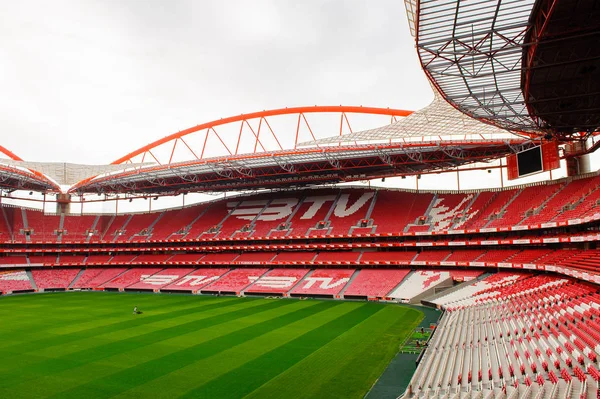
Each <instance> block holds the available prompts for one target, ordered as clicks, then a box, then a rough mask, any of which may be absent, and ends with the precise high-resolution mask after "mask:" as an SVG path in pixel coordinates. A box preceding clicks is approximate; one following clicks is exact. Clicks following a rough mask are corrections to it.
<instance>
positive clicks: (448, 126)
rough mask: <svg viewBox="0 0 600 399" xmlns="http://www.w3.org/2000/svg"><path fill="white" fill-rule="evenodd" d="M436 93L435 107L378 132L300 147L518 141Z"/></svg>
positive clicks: (309, 143)
mask: <svg viewBox="0 0 600 399" xmlns="http://www.w3.org/2000/svg"><path fill="white" fill-rule="evenodd" d="M433 92H434V98H433V101H432V102H431V104H429V105H428V106H426V107H425V108H423V109H420V110H418V111H415V112H413V113H412V114H410V115H408V116H407V117H405V118H402V119H400V120H398V121H397V122H394V123H391V124H389V125H386V126H381V127H378V128H376V129H369V130H363V131H360V132H354V133H350V134H345V135H342V136H339V135H337V136H331V137H327V138H323V139H319V140H313V141H308V142H304V143H301V144H300V145H301V146H313V145H325V144H349V143H362V142H367V143H376V142H399V143H407V142H411V141H423V140H431V139H438V140H469V139H475V140H481V139H490V140H501V139H509V138H514V135H513V134H511V133H510V132H508V131H506V130H505V129H501V128H498V127H496V126H493V125H489V124H484V123H481V122H480V121H478V120H476V119H473V118H471V117H470V116H467V115H465V114H463V113H461V112H459V111H457V110H456V109H455V108H454V107H452V106H451V105H449V104H448V103H447V102H446V101H445V100H444V99H443V98H442V97H441V96H440V94H439V93H438V92H437V90H435V89H433Z"/></svg>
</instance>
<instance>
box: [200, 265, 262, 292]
mask: <svg viewBox="0 0 600 399" xmlns="http://www.w3.org/2000/svg"><path fill="white" fill-rule="evenodd" d="M268 270H269V269H266V268H260V269H235V270H232V271H230V272H229V273H227V274H225V275H223V276H222V277H221V278H220V279H218V280H217V281H215V282H214V283H212V284H209V285H207V286H206V287H204V288H203V289H202V291H207V292H241V291H243V290H244V288H246V287H248V286H249V285H250V284H252V283H253V282H255V281H256V280H258V279H259V278H260V277H261V276H262V275H263V274H265V273H266V272H267V271H268Z"/></svg>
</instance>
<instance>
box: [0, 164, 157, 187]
mask: <svg viewBox="0 0 600 399" xmlns="http://www.w3.org/2000/svg"><path fill="white" fill-rule="evenodd" d="M0 164H3V166H12V167H16V168H19V169H29V170H35V171H37V172H40V173H43V174H44V175H45V176H48V177H49V178H51V179H52V180H53V181H54V182H56V183H57V184H59V185H61V186H72V185H74V184H76V183H78V182H80V181H81V180H84V179H87V178H90V177H94V176H98V175H103V174H108V173H113V172H120V171H124V170H126V169H131V168H134V167H141V166H144V165H149V164H148V163H146V164H143V163H137V164H126V165H82V164H74V163H66V162H27V161H17V160H13V159H0Z"/></svg>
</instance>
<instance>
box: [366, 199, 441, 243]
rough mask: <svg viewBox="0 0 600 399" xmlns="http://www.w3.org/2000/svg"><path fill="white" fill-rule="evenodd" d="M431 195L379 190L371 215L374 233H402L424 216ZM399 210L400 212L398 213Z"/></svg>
mask: <svg viewBox="0 0 600 399" xmlns="http://www.w3.org/2000/svg"><path fill="white" fill-rule="evenodd" d="M432 199H433V194H429V193H424V194H415V193H409V192H403V191H386V190H380V191H379V192H378V193H377V199H376V202H375V208H374V209H373V213H372V214H371V218H372V219H373V223H374V224H375V225H376V226H377V229H376V230H375V232H376V233H396V234H397V233H402V232H403V231H404V229H405V228H406V227H407V225H409V224H411V223H415V222H416V221H417V219H418V218H419V217H421V216H423V215H424V214H425V212H426V211H427V208H428V207H429V204H430V203H431V200H432ZM399 209H401V210H402V212H398V210H399Z"/></svg>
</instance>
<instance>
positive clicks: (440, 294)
mask: <svg viewBox="0 0 600 399" xmlns="http://www.w3.org/2000/svg"><path fill="white" fill-rule="evenodd" d="M492 274H493V273H483V274H481V275H480V276H478V277H476V278H474V279H472V280H468V281H463V282H462V283H459V284H457V285H455V286H453V287H450V288H447V289H445V290H443V291H441V292H436V293H435V294H433V295H431V296H428V297H425V298H422V299H421V303H424V302H425V303H435V301H436V299H438V298H442V297H444V296H446V295H449V294H451V293H454V292H457V291H460V290H462V289H463V288H466V287H468V286H470V285H473V284H475V283H477V282H478V281H480V280H483V279H485V278H486V277H489V276H491V275H492Z"/></svg>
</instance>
